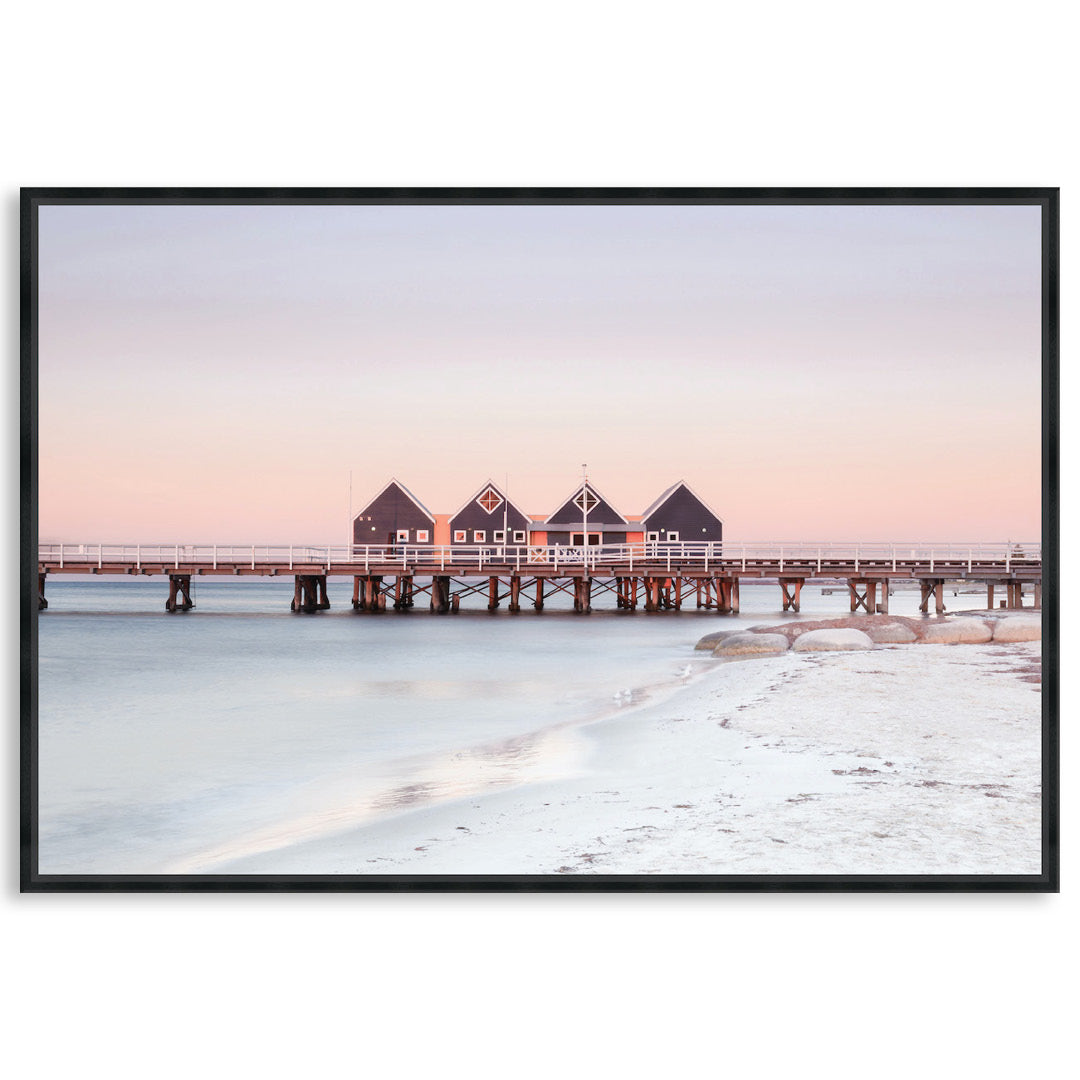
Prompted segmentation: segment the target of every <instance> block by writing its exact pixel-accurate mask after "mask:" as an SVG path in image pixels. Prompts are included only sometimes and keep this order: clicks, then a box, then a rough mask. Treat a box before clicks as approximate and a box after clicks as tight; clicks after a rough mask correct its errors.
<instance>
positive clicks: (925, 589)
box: [919, 578, 945, 615]
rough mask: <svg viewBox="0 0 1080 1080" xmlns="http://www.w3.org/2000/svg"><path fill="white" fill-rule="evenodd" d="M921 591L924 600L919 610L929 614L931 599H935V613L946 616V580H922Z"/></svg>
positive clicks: (920, 582)
mask: <svg viewBox="0 0 1080 1080" xmlns="http://www.w3.org/2000/svg"><path fill="white" fill-rule="evenodd" d="M919 590H920V592H921V594H922V599H921V600H920V602H919V610H920V611H921V612H922V613H923V614H924V615H928V614H929V609H930V597H931V596H932V597H933V598H934V612H935V614H937V615H944V614H945V579H944V578H921V579H920V580H919Z"/></svg>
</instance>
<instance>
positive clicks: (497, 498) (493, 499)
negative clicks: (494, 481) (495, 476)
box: [476, 487, 502, 514]
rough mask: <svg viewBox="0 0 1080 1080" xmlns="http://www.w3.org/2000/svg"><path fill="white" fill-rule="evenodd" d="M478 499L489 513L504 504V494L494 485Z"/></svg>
mask: <svg viewBox="0 0 1080 1080" xmlns="http://www.w3.org/2000/svg"><path fill="white" fill-rule="evenodd" d="M476 501H477V502H478V503H479V504H480V505H481V506H482V507H483V508H484V509H485V510H486V511H487V512H488V513H489V514H490V513H492V512H493V511H495V510H497V509H498V508H499V507H500V506H502V496H501V495H500V494H499V493H498V492H497V491H496V490H495V489H494V488H493V487H489V488H488V489H487V490H486V491H485V492H484V494H483V495H481V496H480V498H479V499H477V500H476Z"/></svg>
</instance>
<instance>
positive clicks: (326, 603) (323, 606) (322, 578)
mask: <svg viewBox="0 0 1080 1080" xmlns="http://www.w3.org/2000/svg"><path fill="white" fill-rule="evenodd" d="M316 581H317V582H318V586H319V610H320V611H327V610H328V609H329V607H330V597H329V596H328V595H327V593H326V575H325V574H319V576H318V577H317V578H316Z"/></svg>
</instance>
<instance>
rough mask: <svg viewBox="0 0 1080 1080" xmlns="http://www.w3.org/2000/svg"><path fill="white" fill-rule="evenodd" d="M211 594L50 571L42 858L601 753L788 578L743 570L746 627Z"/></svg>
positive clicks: (275, 593)
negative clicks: (703, 648)
mask: <svg viewBox="0 0 1080 1080" xmlns="http://www.w3.org/2000/svg"><path fill="white" fill-rule="evenodd" d="M196 589H197V591H196V595H195V603H196V609H195V611H193V612H189V613H187V614H184V615H179V614H178V615H166V614H165V613H164V601H165V597H166V595H167V591H168V586H167V584H166V583H165V582H164V581H163V580H162V579H155V580H142V581H133V580H129V579H108V580H106V579H84V578H69V579H66V580H64V579H61V578H59V577H53V578H50V579H49V582H48V586H47V595H48V599H49V609H48V610H47V611H45V612H43V613H42V615H41V618H40V619H39V647H40V668H39V746H40V767H39V781H40V797H39V811H40V813H39V819H40V834H39V835H40V849H39V850H40V870H41V871H42V872H44V873H50V872H52V873H62V872H84V873H93V872H100V873H104V872H145V873H155V872H163V871H168V870H213V869H215V868H216V867H217V865H219V864H221V863H222V862H224V861H227V858H228V857H231V856H234V855H236V854H243V853H245V852H246V851H249V850H265V849H266V848H267V847H273V846H280V845H281V844H283V843H287V842H289V839H290V837H295V838H299V837H300V836H303V837H309V836H314V835H320V834H321V835H325V834H327V833H331V832H333V831H335V830H340V829H344V828H349V827H352V826H354V825H356V824H360V823H362V822H364V821H367V820H370V819H372V818H373V817H376V816H378V815H380V814H391V813H395V812H402V811H406V810H408V809H411V808H413V807H416V806H421V805H426V804H429V803H431V802H433V801H438V800H442V799H449V798H461V797H465V796H468V795H475V794H476V793H478V792H481V791H483V790H485V789H489V788H492V787H497V786H503V785H506V784H513V783H524V782H529V781H531V780H536V779H542V778H550V777H552V776H558V775H560V774H565V773H569V772H572V771H573V770H575V769H580V768H583V767H587V749H588V744H587V740H585V739H582V737H581V735H580V733H575V731H574V726H575V725H576V724H579V723H580V722H582V721H584V720H588V719H593V718H596V717H598V716H602V715H604V714H606V713H609V712H614V711H617V710H618V709H620V708H623V707H625V706H626V705H627V704H629V703H631V702H637V701H639V700H641V699H642V698H644V697H646V696H648V695H655V694H659V693H663V692H665V691H666V690H670V689H673V688H676V687H677V686H678V685H680V684H681V683H682V681H683V680H685V679H686V678H689V677H692V676H693V675H694V673H695V672H696V671H698V670H700V669H701V668H702V667H704V666H706V665H708V664H709V663H710V662H711V661H710V659H709V657H708V656H707V654H704V653H697V654H695V653H694V652H693V645H694V642H695V641H696V640H697V639H698V638H699V637H700V636H701V635H702V634H704V633H707V632H709V631H710V630H713V629H720V628H731V627H733V626H735V625H752V624H753V623H760V622H770V621H778V620H779V619H780V618H781V616H780V614H779V610H778V609H779V607H780V604H779V588H778V587H777V586H776V585H757V586H755V585H743V587H742V597H741V600H742V615H741V616H739V618H738V620H737V621H736V620H735V619H732V618H731V617H725V616H717V615H716V614H710V613H706V612H697V611H695V610H694V609H693V608H692V607H691V609H690V610H687V611H684V612H681V613H668V612H665V613H658V614H655V615H645V614H644V613H641V612H638V613H637V614H634V615H626V614H622V613H617V612H615V611H614V610H610V611H607V612H605V611H601V610H599V608H600V607H601V606H603V605H611V606H612V608H613V606H614V598H613V596H612V595H610V594H609V595H608V596H605V597H602V598H599V599H598V600H597V601H596V604H595V606H594V613H593V614H592V615H591V616H588V617H581V616H575V615H574V614H573V613H572V612H571V611H569V610H567V609H569V608H570V606H571V601H570V599H569V597H560V598H558V599H557V600H552V601H549V602H548V607H547V610H546V611H545V612H544V614H542V615H539V616H538V615H536V614H535V613H534V612H533V611H532V610H531V607H530V608H526V609H524V610H523V611H522V612H521V614H519V615H516V616H511V615H509V614H508V613H507V612H506V610H505V601H504V607H503V609H502V610H500V611H499V612H498V613H496V614H494V615H489V614H488V613H487V612H486V611H485V610H484V607H485V604H486V600H485V599H484V598H482V597H476V598H473V599H472V600H470V601H467V602H466V605H464V610H463V611H462V612H461V613H460V614H459V615H456V616H455V615H446V616H441V617H433V616H431V615H429V614H428V613H427V611H426V610H425V608H426V602H427V600H426V597H419V598H418V603H417V607H416V609H414V611H413V612H411V613H408V614H396V613H394V612H392V611H388V612H387V613H385V614H383V615H379V616H369V615H362V616H357V615H355V614H353V612H352V610H351V607H350V599H351V581H348V580H342V581H331V583H330V600H331V603H332V604H333V605H334V608H333V609H332V610H330V611H328V612H320V613H318V614H316V615H293V614H291V613H290V612H289V601H290V600H291V598H292V583H291V581H280V582H270V581H265V580H244V581H234V580H228V581H216V582H213V581H212V582H207V583H197V585H196ZM950 599H951V598H950ZM961 599H962V600H963V599H964V598H961ZM971 599H972V600H973V601H974V599H975V597H972V598H971ZM917 605H918V590H917V588H916V589H915V591H914V592H899V591H898V592H897V593H896V594H895V595H894V597H893V599H892V610H893V612H894V613H895V614H914V613H915V610H916V608H917ZM950 606H951V607H957V606H974V603H972V604H971V605H969V604H967V603H964V602H960V603H958V602H957V601H955V600H954V601H952V602H951V603H950ZM470 607H471V609H470ZM847 607H848V601H847V595H846V592H845V591H841V590H840V589H836V591H835V592H834V593H833V594H832V595H828V596H826V595H822V590H821V587H813V588H811V587H807V588H806V589H804V590H803V609H804V610H803V617H804V618H815V617H821V616H827V615H829V614H839V613H844V612H846V611H847ZM559 608H562V609H563V610H559ZM789 617H790V616H789Z"/></svg>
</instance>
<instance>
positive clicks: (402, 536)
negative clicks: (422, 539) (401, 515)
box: [397, 529, 409, 544]
mask: <svg viewBox="0 0 1080 1080" xmlns="http://www.w3.org/2000/svg"><path fill="white" fill-rule="evenodd" d="M397 538H398V540H400V541H403V542H404V543H406V544H407V543H408V542H409V530H408V529H398V531H397Z"/></svg>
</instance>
